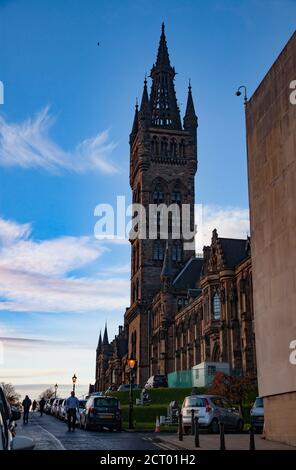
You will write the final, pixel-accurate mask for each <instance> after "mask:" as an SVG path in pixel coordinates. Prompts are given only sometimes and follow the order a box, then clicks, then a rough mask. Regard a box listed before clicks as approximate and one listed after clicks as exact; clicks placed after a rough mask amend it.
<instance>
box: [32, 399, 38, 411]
mask: <svg viewBox="0 0 296 470" xmlns="http://www.w3.org/2000/svg"><path fill="white" fill-rule="evenodd" d="M36 408H37V401H36V400H33V403H32V411H35V410H36Z"/></svg>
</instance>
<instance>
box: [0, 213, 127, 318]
mask: <svg viewBox="0 0 296 470" xmlns="http://www.w3.org/2000/svg"><path fill="white" fill-rule="evenodd" d="M31 231H32V229H31V226H30V224H25V225H19V226H18V224H17V223H16V222H11V221H6V220H4V219H0V310H2V311H3V310H10V311H15V312H73V313H80V312H87V311H97V310H102V309H104V310H112V309H117V308H124V307H125V306H126V305H127V303H128V295H127V293H128V280H127V279H117V278H116V275H115V273H113V274H111V273H110V276H109V278H104V279H100V278H92V277H77V276H75V275H73V274H71V273H72V272H73V271H74V270H77V269H81V268H85V267H87V266H88V265H89V264H90V263H93V262H94V261H97V260H98V259H99V257H100V256H101V255H102V253H103V252H104V250H105V248H104V246H103V245H102V244H101V243H99V242H98V241H96V240H95V239H93V238H91V237H60V238H56V239H52V240H43V241H38V240H34V239H33V238H32V235H30V234H31ZM7 234H8V235H7Z"/></svg>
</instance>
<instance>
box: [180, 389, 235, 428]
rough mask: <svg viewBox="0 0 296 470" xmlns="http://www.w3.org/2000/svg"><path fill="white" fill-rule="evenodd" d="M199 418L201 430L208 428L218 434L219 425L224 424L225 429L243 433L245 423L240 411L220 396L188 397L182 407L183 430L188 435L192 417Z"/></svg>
mask: <svg viewBox="0 0 296 470" xmlns="http://www.w3.org/2000/svg"><path fill="white" fill-rule="evenodd" d="M191 410H194V416H198V424H199V426H200V427H201V428H207V429H208V430H209V431H211V432H213V433H218V432H219V429H220V426H219V423H220V422H223V423H224V426H225V429H227V430H232V431H233V430H234V431H236V432H241V431H242V430H243V427H244V421H243V419H242V416H241V414H240V413H239V411H238V410H237V409H236V408H234V407H233V406H232V405H231V403H230V402H229V401H228V400H227V399H226V398H225V397H222V396H219V395H191V396H189V397H186V398H185V400H184V402H183V405H182V410H181V413H182V416H183V428H184V432H185V433H187V432H189V431H190V429H191V417H192V412H191Z"/></svg>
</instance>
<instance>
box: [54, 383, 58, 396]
mask: <svg viewBox="0 0 296 470" xmlns="http://www.w3.org/2000/svg"><path fill="white" fill-rule="evenodd" d="M57 391H58V384H55V386H54V397H55V398H56V397H57Z"/></svg>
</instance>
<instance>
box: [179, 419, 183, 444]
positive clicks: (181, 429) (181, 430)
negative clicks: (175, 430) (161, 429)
mask: <svg viewBox="0 0 296 470" xmlns="http://www.w3.org/2000/svg"><path fill="white" fill-rule="evenodd" d="M182 418H183V417H182V413H179V441H183V419H182Z"/></svg>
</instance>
